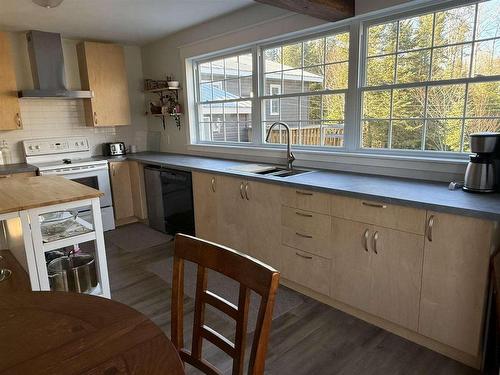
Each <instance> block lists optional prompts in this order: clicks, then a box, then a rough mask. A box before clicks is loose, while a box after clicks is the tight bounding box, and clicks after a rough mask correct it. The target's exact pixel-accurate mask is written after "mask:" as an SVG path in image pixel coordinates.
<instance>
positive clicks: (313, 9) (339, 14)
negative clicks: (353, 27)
mask: <svg viewBox="0 0 500 375" xmlns="http://www.w3.org/2000/svg"><path fill="white" fill-rule="evenodd" d="M255 1H257V2H258V3H262V4H268V5H272V6H275V7H279V8H283V9H287V10H291V11H292V12H296V13H301V14H307V15H308V16H312V17H316V18H320V19H323V20H327V21H330V22H333V21H338V20H341V19H344V18H349V17H353V16H354V0H255Z"/></svg>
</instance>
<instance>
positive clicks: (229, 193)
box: [217, 176, 249, 253]
mask: <svg viewBox="0 0 500 375" xmlns="http://www.w3.org/2000/svg"><path fill="white" fill-rule="evenodd" d="M248 216H249V211H248V201H247V200H246V199H245V180H243V179H239V178H234V177H226V176H218V178H217V241H218V242H219V243H221V244H223V245H226V246H229V247H231V248H233V249H235V250H237V251H241V252H243V253H248V249H249V247H248V233H247V232H248V230H247V225H248V222H249V220H248Z"/></svg>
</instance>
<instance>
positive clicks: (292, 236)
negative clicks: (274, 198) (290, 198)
mask: <svg viewBox="0 0 500 375" xmlns="http://www.w3.org/2000/svg"><path fill="white" fill-rule="evenodd" d="M331 229H332V226H331V218H330V216H328V215H322V214H318V213H313V212H310V211H303V210H299V209H296V208H291V207H286V206H282V208H281V241H282V243H283V244H284V245H287V246H290V247H293V248H296V249H300V250H305V251H308V252H310V253H313V254H316V255H320V256H323V257H325V258H331V257H332V254H331V250H330V244H331V241H330V239H331Z"/></svg>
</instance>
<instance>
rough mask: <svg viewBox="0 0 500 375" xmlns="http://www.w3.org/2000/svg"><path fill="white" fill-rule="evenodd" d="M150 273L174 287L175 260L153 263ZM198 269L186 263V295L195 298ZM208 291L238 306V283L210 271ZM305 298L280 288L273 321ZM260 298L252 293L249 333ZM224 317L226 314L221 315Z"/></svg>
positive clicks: (150, 266)
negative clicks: (173, 271)
mask: <svg viewBox="0 0 500 375" xmlns="http://www.w3.org/2000/svg"><path fill="white" fill-rule="evenodd" d="M146 268H147V269H148V271H150V272H153V273H154V274H156V275H158V276H159V277H160V278H162V279H163V280H165V281H166V282H167V283H168V285H169V286H170V287H172V270H173V258H172V257H170V258H167V259H163V260H161V261H158V262H155V263H151V264H150V265H149V266H147V267H146ZM196 269H197V266H196V265H195V264H194V263H191V262H185V266H184V293H185V294H186V295H187V296H189V297H191V298H193V299H194V297H195V293H196ZM208 290H210V291H212V292H214V293H215V294H218V295H219V296H221V297H223V298H225V299H226V300H228V301H229V302H231V303H233V304H235V305H237V304H238V283H236V282H235V281H234V280H231V279H229V278H228V277H226V276H224V275H221V274H220V273H217V272H214V271H211V270H209V271H208ZM304 301H305V297H303V296H302V295H301V294H299V293H297V292H294V291H292V290H290V289H288V288H287V287H285V286H280V287H279V289H278V294H277V296H276V302H275V305H274V310H273V319H276V318H277V317H279V316H281V315H283V314H285V313H286V312H288V311H290V310H291V309H293V308H294V307H296V306H299V305H300V304H302V303H304ZM259 302H260V296H258V295H257V294H256V293H254V292H252V294H251V297H250V310H249V314H248V332H252V331H253V330H254V329H255V323H256V321H257V314H258V308H259ZM220 314H221V315H223V316H224V317H226V315H225V314H223V313H220Z"/></svg>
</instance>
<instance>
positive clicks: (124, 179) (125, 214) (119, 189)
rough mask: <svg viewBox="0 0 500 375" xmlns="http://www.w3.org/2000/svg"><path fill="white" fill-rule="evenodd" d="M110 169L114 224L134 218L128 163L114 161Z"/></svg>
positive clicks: (110, 164)
mask: <svg viewBox="0 0 500 375" xmlns="http://www.w3.org/2000/svg"><path fill="white" fill-rule="evenodd" d="M109 166H110V169H111V189H112V191H113V207H114V211H115V219H116V224H117V225H120V220H122V219H126V218H130V217H132V216H134V205H133V201H132V188H131V185H130V170H129V165H128V162H126V161H114V162H110V163H109Z"/></svg>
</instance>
